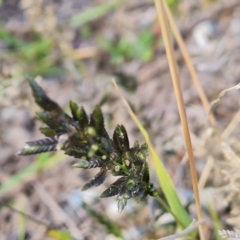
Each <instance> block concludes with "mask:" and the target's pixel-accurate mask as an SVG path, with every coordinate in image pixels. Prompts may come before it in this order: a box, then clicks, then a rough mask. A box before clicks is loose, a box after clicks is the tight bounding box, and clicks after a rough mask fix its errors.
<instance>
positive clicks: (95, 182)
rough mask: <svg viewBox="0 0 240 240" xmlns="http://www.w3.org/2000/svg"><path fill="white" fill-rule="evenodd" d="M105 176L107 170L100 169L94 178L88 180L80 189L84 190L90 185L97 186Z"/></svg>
mask: <svg viewBox="0 0 240 240" xmlns="http://www.w3.org/2000/svg"><path fill="white" fill-rule="evenodd" d="M106 176H107V170H106V169H102V170H101V171H100V172H99V173H98V174H97V175H96V176H95V177H94V178H92V179H91V180H90V182H88V183H87V184H85V185H84V186H83V188H82V191H85V190H87V189H89V188H91V187H97V186H99V185H101V184H102V183H103V182H104V180H105V179H106Z"/></svg>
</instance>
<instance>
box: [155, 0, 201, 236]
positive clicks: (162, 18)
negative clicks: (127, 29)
mask: <svg viewBox="0 0 240 240" xmlns="http://www.w3.org/2000/svg"><path fill="white" fill-rule="evenodd" d="M155 5H156V9H157V14H158V19H159V23H160V27H161V31H162V35H163V40H164V43H165V49H166V54H167V58H168V62H169V69H170V73H171V76H172V81H173V87H174V91H175V95H176V99H177V105H178V110H179V115H180V119H181V124H182V129H183V134H184V139H185V143H186V148H187V152H188V156H189V165H190V172H191V179H192V185H193V190H194V196H195V202H196V206H197V215H198V220H199V221H200V220H202V211H201V205H200V198H199V191H198V181H197V174H196V169H195V161H194V156H193V150H192V143H191V139H190V134H189V128H188V122H187V117H186V111H185V107H184V101H183V96H182V91H181V86H180V80H179V75H178V71H177V64H176V60H175V57H174V53H173V47H172V43H171V38H170V33H169V26H168V20H167V15H166V12H165V3H164V1H163V0H155ZM199 233H200V237H201V240H204V239H205V238H204V233H203V229H202V227H201V225H200V226H199Z"/></svg>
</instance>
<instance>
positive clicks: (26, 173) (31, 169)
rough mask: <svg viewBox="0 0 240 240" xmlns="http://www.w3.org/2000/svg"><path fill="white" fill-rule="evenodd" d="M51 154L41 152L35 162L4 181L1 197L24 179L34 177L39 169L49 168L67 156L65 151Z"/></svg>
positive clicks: (0, 190)
mask: <svg viewBox="0 0 240 240" xmlns="http://www.w3.org/2000/svg"><path fill="white" fill-rule="evenodd" d="M49 156H50V155H49V154H41V155H39V157H38V158H37V159H36V161H35V162H34V163H32V164H31V165H29V166H27V167H26V168H24V169H23V170H21V171H19V172H17V173H15V174H14V175H13V176H12V177H11V178H9V179H8V180H7V181H6V182H4V183H3V184H2V185H1V186H0V197H1V196H2V195H3V194H5V193H6V192H8V191H9V190H11V189H12V188H13V187H16V186H18V185H20V184H21V183H22V182H23V181H26V180H27V179H29V178H30V177H33V176H34V175H35V174H37V173H38V172H39V171H43V170H47V169H50V168H52V167H53V166H55V165H56V164H57V163H59V162H61V161H62V160H63V159H65V158H66V155H64V153H57V154H54V155H53V156H50V157H49Z"/></svg>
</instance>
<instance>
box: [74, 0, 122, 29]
mask: <svg viewBox="0 0 240 240" xmlns="http://www.w3.org/2000/svg"><path fill="white" fill-rule="evenodd" d="M124 2H125V1H124V0H117V1H116V0H114V1H108V2H105V3H102V4H100V5H98V6H95V7H91V8H89V9H87V10H86V11H84V12H81V13H79V14H77V15H75V16H73V17H72V18H71V19H70V25H71V26H72V27H79V26H81V25H83V24H86V23H88V22H90V21H93V20H96V19H97V18H100V17H102V16H104V15H106V14H107V13H108V12H110V11H112V10H114V9H115V8H117V7H118V6H119V5H121V4H123V3H124Z"/></svg>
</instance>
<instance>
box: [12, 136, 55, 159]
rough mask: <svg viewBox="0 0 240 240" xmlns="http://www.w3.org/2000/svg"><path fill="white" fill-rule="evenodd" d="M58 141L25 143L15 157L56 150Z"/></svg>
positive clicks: (42, 140) (46, 140)
mask: <svg viewBox="0 0 240 240" xmlns="http://www.w3.org/2000/svg"><path fill="white" fill-rule="evenodd" d="M57 143H58V141H57V140H56V139H55V138H44V139H40V140H37V141H31V142H27V143H26V145H25V146H24V148H23V149H22V150H20V151H19V152H17V155H32V154H38V153H43V152H51V151H55V150H56V146H57Z"/></svg>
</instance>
